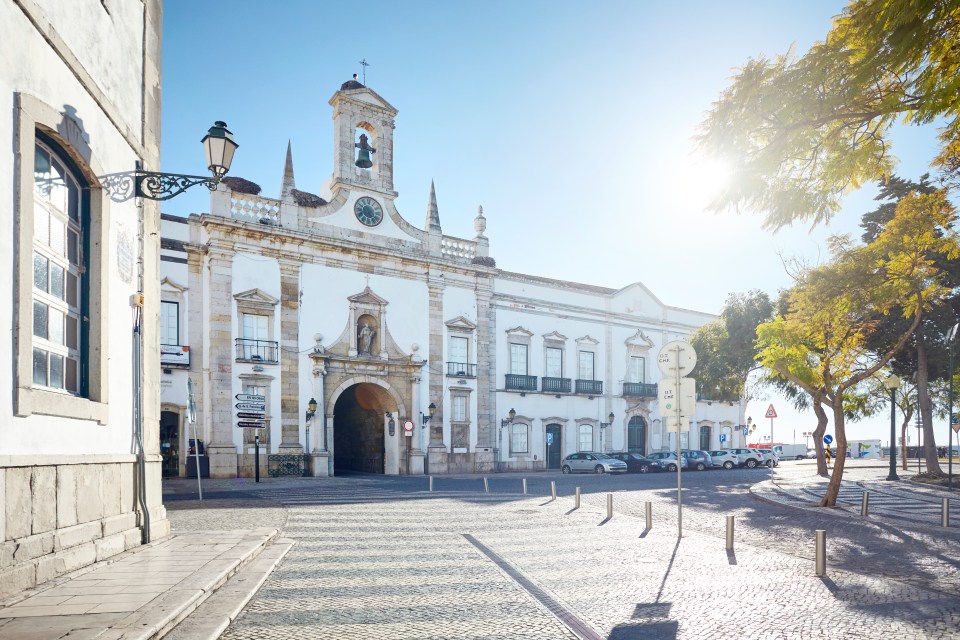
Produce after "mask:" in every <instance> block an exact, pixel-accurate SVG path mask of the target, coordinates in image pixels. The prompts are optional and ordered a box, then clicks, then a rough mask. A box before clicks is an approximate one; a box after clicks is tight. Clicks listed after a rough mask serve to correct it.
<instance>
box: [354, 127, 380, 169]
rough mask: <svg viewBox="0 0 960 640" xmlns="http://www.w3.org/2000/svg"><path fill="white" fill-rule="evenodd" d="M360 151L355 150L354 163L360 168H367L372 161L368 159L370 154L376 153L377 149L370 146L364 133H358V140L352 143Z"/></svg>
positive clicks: (371, 164) (370, 165)
mask: <svg viewBox="0 0 960 640" xmlns="http://www.w3.org/2000/svg"><path fill="white" fill-rule="evenodd" d="M353 146H354V147H356V148H357V149H360V151H358V152H357V161H356V162H355V163H354V164H355V165H357V166H358V167H360V168H361V169H369V168H370V167H372V166H373V162H371V161H370V154H371V153H376V152H377V150H376V149H374V148H373V147H371V146H370V144H369V143H368V142H367V135H366V134H364V133H361V134H360V142H358V143H356V144H355V145H353Z"/></svg>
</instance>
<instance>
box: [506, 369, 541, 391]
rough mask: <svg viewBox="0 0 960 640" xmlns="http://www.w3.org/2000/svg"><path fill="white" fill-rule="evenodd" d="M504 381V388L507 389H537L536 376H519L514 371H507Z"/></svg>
mask: <svg viewBox="0 0 960 640" xmlns="http://www.w3.org/2000/svg"><path fill="white" fill-rule="evenodd" d="M504 383H505V384H504V388H505V389H507V390H508V391H536V390H537V376H521V375H519V374H516V373H508V374H506V380H505V381H504Z"/></svg>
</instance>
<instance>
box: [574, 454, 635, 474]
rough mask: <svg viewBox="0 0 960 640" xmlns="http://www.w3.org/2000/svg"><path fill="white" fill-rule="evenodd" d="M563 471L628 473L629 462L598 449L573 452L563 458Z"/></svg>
mask: <svg viewBox="0 0 960 640" xmlns="http://www.w3.org/2000/svg"><path fill="white" fill-rule="evenodd" d="M560 470H561V471H562V472H563V473H577V472H584V473H591V472H593V473H626V471H627V463H626V462H624V461H623V460H617V459H615V458H611V457H610V456H608V455H607V454H605V453H600V452H598V451H581V452H579V453H571V454H570V455H568V456H567V457H566V458H564V459H563V466H562V467H561V468H560Z"/></svg>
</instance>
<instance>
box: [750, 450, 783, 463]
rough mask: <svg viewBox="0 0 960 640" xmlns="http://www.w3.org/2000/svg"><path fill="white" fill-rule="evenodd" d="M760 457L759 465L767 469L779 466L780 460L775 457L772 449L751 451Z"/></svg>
mask: <svg viewBox="0 0 960 640" xmlns="http://www.w3.org/2000/svg"><path fill="white" fill-rule="evenodd" d="M753 451H756V452H757V453H758V454H760V456H761V461H760V464H764V465H766V466H768V467H777V466H780V458H778V457H777V454H776V452H775V451H773V450H772V449H753Z"/></svg>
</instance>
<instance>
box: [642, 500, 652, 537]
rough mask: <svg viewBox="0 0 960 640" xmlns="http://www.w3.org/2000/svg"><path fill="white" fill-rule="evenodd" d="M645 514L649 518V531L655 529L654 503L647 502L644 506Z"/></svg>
mask: <svg viewBox="0 0 960 640" xmlns="http://www.w3.org/2000/svg"><path fill="white" fill-rule="evenodd" d="M643 515H644V516H645V518H646V520H647V531H649V530H650V529H653V503H652V502H647V503H646V504H644V506H643Z"/></svg>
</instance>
